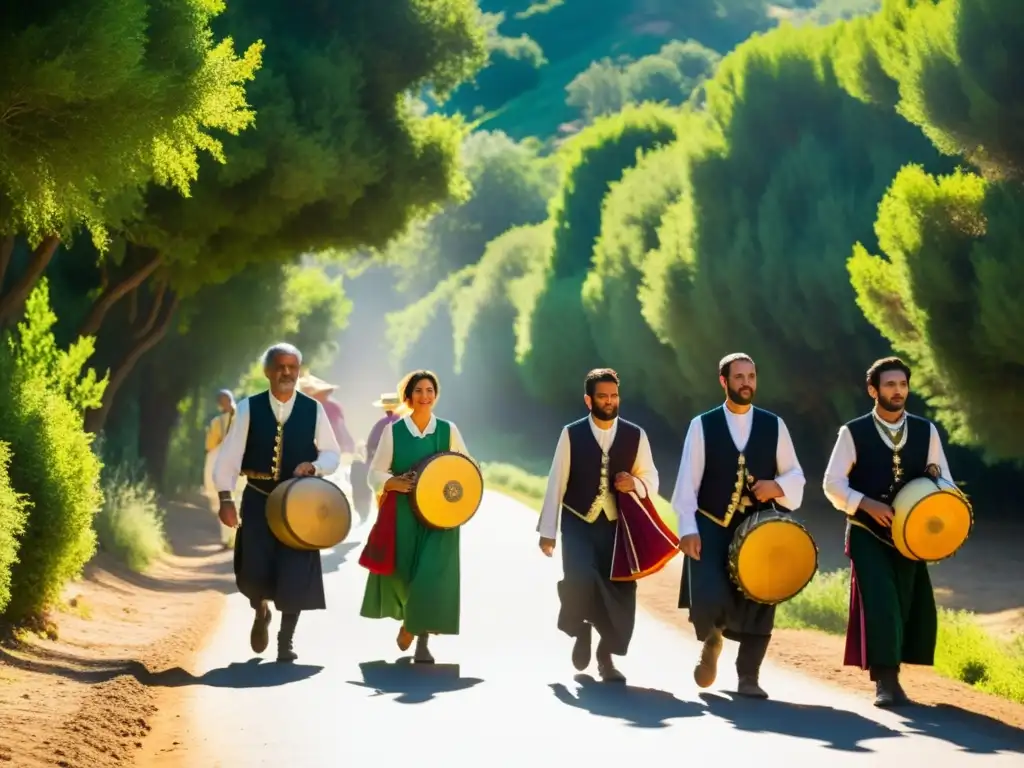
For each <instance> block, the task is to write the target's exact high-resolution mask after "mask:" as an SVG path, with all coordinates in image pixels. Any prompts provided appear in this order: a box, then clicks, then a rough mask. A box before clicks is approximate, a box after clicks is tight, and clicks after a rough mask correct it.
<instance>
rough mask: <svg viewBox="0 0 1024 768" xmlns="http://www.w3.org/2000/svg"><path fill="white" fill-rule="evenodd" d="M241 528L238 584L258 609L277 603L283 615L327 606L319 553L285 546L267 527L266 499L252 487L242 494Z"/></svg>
mask: <svg viewBox="0 0 1024 768" xmlns="http://www.w3.org/2000/svg"><path fill="white" fill-rule="evenodd" d="M241 515H242V525H241V527H240V528H239V529H238V535H237V536H236V537H235V583H236V584H237V585H238V591H239V592H241V593H242V594H243V595H245V596H246V597H247V598H249V602H250V604H252V606H253V607H254V608H255V607H256V606H257V605H258V604H259V603H260V601H262V600H271V601H273V602H274V604H275V606H276V607H277V610H278V611H279V612H281V613H298V612H299V611H317V610H323V609H325V608H326V607H327V602H326V599H325V597H324V576H323V570H322V568H321V565H320V553H319V552H317V551H315V550H314V551H305V550H299V549H292V548H291V547H286V546H285V545H284V544H282V543H281V542H280V541H278V540H277V537H276V536H274V534H273V532H272V531H271V530H270V526H269V525H267V496H266V495H264V494H263V493H260V492H259V491H257V490H255V489H254V488H252V487H250V486H246V488H245V492H244V493H243V494H242V509H241Z"/></svg>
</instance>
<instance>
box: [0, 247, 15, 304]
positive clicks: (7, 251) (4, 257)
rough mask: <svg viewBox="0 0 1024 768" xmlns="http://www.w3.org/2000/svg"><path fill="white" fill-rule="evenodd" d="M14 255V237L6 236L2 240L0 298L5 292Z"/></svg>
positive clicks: (0, 252) (0, 250) (0, 251)
mask: <svg viewBox="0 0 1024 768" xmlns="http://www.w3.org/2000/svg"><path fill="white" fill-rule="evenodd" d="M13 253H14V235H6V236H5V237H4V238H3V239H2V240H0V296H2V295H3V292H4V277H5V276H6V275H7V268H8V267H9V266H11V255H12V254H13Z"/></svg>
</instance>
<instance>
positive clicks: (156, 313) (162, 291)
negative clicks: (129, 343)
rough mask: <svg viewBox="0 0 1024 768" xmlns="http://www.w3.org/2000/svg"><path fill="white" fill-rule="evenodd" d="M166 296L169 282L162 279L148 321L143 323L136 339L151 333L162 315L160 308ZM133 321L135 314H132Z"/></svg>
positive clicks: (136, 333)
mask: <svg viewBox="0 0 1024 768" xmlns="http://www.w3.org/2000/svg"><path fill="white" fill-rule="evenodd" d="M135 295H136V294H135V293H133V294H132V296H135ZM166 296H167V283H166V282H165V281H162V282H161V283H160V287H159V288H158V289H157V294H156V298H154V299H153V306H152V307H150V308H149V317H147V318H146V322H145V323H144V324H143V326H142V327H141V328H139V330H137V331H136V332H135V338H136V339H141V338H143V337H144V336H145V335H146V334H148V333H150V332H151V331H152V330H153V327H154V326H155V325H156V321H157V319H158V318H159V317H160V309H161V308H162V307H163V305H164V298H165V297H166ZM132 322H133V323H134V322H135V316H134V314H133V316H132Z"/></svg>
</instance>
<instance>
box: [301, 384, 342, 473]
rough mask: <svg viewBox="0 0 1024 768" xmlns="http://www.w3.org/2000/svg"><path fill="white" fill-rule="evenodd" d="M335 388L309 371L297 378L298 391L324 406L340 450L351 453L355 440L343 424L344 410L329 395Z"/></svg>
mask: <svg viewBox="0 0 1024 768" xmlns="http://www.w3.org/2000/svg"><path fill="white" fill-rule="evenodd" d="M337 388H338V385H337V384H328V383H327V382H326V381H324V380H323V379H321V378H319V377H318V376H314V375H313V374H311V373H307V374H306V375H305V376H303V377H302V378H301V379H299V391H300V392H301V393H302V394H304V395H309V396H310V397H312V398H313V399H314V400H316V401H317V402H319V403H320V405H322V406H323V407H324V412H325V413H326V414H327V420H328V421H329V422H330V423H331V428H332V429H333V430H334V436H335V437H336V438H337V440H338V445H339V446H341V452H342V453H343V454H345V453H347V454H353V453H355V451H356V441H355V440H353V439H352V434H351V433H350V432H349V431H348V427H346V426H345V411H344V410H342V407H341V404H340V403H339V402H338V401H337V400H335V399H334V398H333V397H331V394H332V393H333V392H334V390H336V389H337Z"/></svg>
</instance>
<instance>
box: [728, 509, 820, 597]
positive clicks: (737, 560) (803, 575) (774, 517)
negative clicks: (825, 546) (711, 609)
mask: <svg viewBox="0 0 1024 768" xmlns="http://www.w3.org/2000/svg"><path fill="white" fill-rule="evenodd" d="M817 572H818V546H817V545H816V544H815V543H814V539H813V538H812V537H811V534H810V532H809V531H808V530H807V529H806V528H805V527H804V526H803V525H802V524H801V523H799V522H798V521H796V520H794V519H793V517H792V516H791V515H788V514H784V513H782V512H779V511H778V510H776V509H769V510H765V511H763V512H755V513H753V514H752V515H751V516H750V517H748V518H747V519H746V520H744V521H743V522H742V523H741V524H740V526H739V527H738V528H737V529H736V533H735V534H734V535H733V539H732V543H731V544H730V545H729V575H730V576H731V577H732V580H733V582H734V583H735V584H736V586H737V587H739V589H740V591H741V592H742V593H743V594H744V595H745V596H746V597H747V598H748V599H750V600H753V601H754V602H755V603H761V604H763V605H777V604H778V603H783V602H785V601H786V600H791V599H793V598H794V597H796V596H797V595H798V594H800V593H801V592H802V591H803V589H804V587H806V586H807V585H808V584H810V583H811V579H813V578H814V574H815V573H817Z"/></svg>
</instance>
